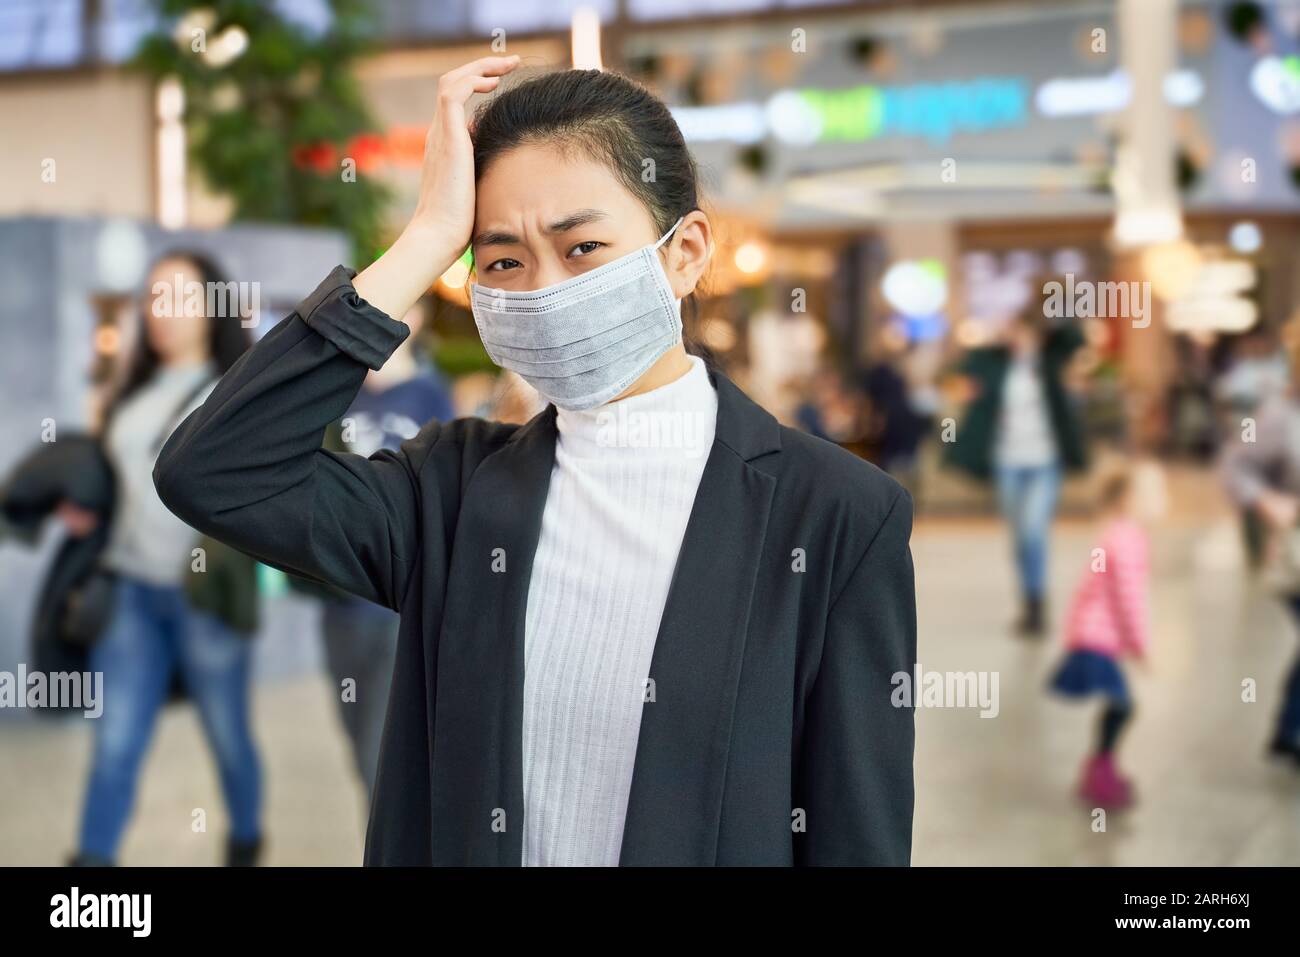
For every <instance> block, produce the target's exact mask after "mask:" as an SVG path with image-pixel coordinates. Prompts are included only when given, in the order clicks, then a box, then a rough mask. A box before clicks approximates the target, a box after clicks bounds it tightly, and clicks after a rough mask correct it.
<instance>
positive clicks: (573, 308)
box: [470, 217, 685, 409]
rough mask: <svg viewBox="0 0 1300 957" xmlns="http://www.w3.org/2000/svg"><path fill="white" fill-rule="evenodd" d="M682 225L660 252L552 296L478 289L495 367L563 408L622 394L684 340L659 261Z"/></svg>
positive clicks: (476, 303) (627, 260)
mask: <svg viewBox="0 0 1300 957" xmlns="http://www.w3.org/2000/svg"><path fill="white" fill-rule="evenodd" d="M682 218H683V219H684V218H685V217H682ZM681 224H682V220H681V219H679V220H677V222H676V223H674V224H673V227H672V229H670V230H668V232H666V233H664V235H663V236H661V237H660V239H659V241H658V242H657V243H654V244H653V245H650V246H642V247H641V248H640V249H638V250H636V251H635V252H631V253H628V254H627V255H626V256H620V257H619V258H618V259H615V260H614V261H613V262H608V263H605V265H603V266H599V267H597V268H595V269H593V270H591V271H590V272H587V273H583V274H582V275H581V276H575V277H573V278H572V279H566V280H565V281H564V282H561V283H556V284H555V285H553V286H547V287H545V288H544V289H534V290H532V291H530V292H511V291H509V290H507V289H489V288H486V287H484V286H481V285H478V284H475V285H473V286H471V287H470V303H471V305H472V308H473V310H474V322H475V324H476V325H477V326H478V332H479V336H480V337H481V338H482V340H483V345H484V347H485V348H486V349H487V353H488V355H489V356H490V357H491V358H492V361H493V362H495V363H496V364H497V365H499V366H501V367H502V368H504V369H511V370H513V371H514V372H517V373H519V375H520V376H521V377H523V379H524V380H525V381H527V382H528V383H529V384H530V385H532V387H533V388H535V389H536V390H537V391H538V392H539V393H541V395H542V396H543V397H544V398H546V399H548V400H549V401H551V402H553V403H555V405H557V406H559V407H560V408H561V409H591V408H595V407H596V406H598V405H603V404H604V403H606V402H608V401H610V400H611V399H613V398H615V397H617V396H618V395H620V394H622V393H623V392H624V391H626V390H627V388H628V387H629V386H631V385H632V383H634V382H636V380H637V379H639V378H641V376H643V375H645V373H646V371H647V370H648V369H649V368H650V367H651V366H652V365H654V364H655V362H656V361H658V359H659V357H660V356H662V355H663V354H664V353H665V352H667V351H668V350H669V349H670V348H672V347H673V346H674V345H676V344H677V343H678V342H680V341H681V339H682V313H681V302H680V301H679V300H678V299H677V298H676V297H675V296H673V290H672V287H671V286H670V285H668V276H667V274H666V273H665V272H664V269H663V265H662V264H661V263H660V262H659V254H658V250H659V247H660V246H662V245H663V244H664V243H665V242H667V241H668V237H669V236H671V235H672V234H673V232H674V231H676V229H677V227H678V226H680V225H681Z"/></svg>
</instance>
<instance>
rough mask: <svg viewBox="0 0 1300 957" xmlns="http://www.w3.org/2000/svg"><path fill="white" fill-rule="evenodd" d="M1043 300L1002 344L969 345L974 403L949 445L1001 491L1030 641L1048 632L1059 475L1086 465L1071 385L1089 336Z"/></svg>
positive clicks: (1036, 300) (965, 371)
mask: <svg viewBox="0 0 1300 957" xmlns="http://www.w3.org/2000/svg"><path fill="white" fill-rule="evenodd" d="M1039 288H1040V289H1041V288H1042V287H1041V285H1040V287H1039ZM1042 295H1045V290H1044V291H1043V293H1042V294H1039V293H1038V292H1037V291H1035V294H1034V295H1033V296H1031V302H1030V305H1028V306H1027V307H1025V308H1024V309H1023V310H1022V311H1021V312H1020V313H1019V314H1018V315H1017V316H1016V318H1015V319H1014V320H1013V321H1012V322H1011V323H1010V325H1009V327H1008V328H1007V330H1006V334H1005V338H1004V340H1003V341H1002V342H999V343H997V344H995V345H991V346H986V347H983V348H979V349H972V350H971V351H970V352H969V353H967V355H966V356H965V358H964V359H963V360H962V362H961V363H960V366H959V372H960V373H961V374H962V375H964V376H965V377H966V378H967V380H968V381H969V383H970V386H971V387H972V389H973V394H974V397H973V398H972V400H971V402H970V405H969V406H968V407H967V409H966V414H965V417H964V419H963V420H962V421H961V422H960V423H959V424H958V426H957V431H956V436H955V439H954V441H953V442H952V443H950V444H949V446H948V461H949V462H950V463H951V464H952V465H954V466H956V467H957V468H959V469H961V470H962V471H964V472H967V473H969V474H970V475H972V476H974V477H976V478H978V479H981V480H985V481H988V480H992V481H993V483H994V485H995V487H996V491H997V497H998V503H999V506H1000V508H1001V510H1002V514H1003V516H1004V517H1005V518H1006V520H1007V523H1008V525H1009V526H1010V528H1011V537H1012V544H1013V548H1014V555H1015V562H1016V572H1017V575H1018V578H1019V582H1020V593H1021V598H1022V602H1023V604H1022V610H1021V614H1020V618H1019V619H1018V621H1017V622H1016V630H1017V631H1018V632H1019V633H1020V634H1021V635H1023V636H1026V637H1033V638H1038V637H1042V635H1043V634H1044V632H1045V630H1046V627H1047V618H1046V609H1045V593H1046V588H1047V556H1048V547H1049V536H1050V533H1051V527H1052V520H1053V518H1054V516H1055V513H1056V503H1057V496H1058V493H1059V491H1060V485H1061V478H1062V473H1063V472H1064V471H1067V470H1068V471H1077V470H1081V469H1083V468H1084V467H1085V466H1086V464H1087V451H1086V448H1085V445H1084V436H1083V429H1082V423H1081V422H1080V421H1079V417H1078V413H1077V411H1076V410H1075V408H1074V405H1073V402H1072V400H1071V397H1070V396H1069V395H1068V393H1067V391H1066V385H1065V378H1066V373H1067V365H1068V363H1069V362H1070V359H1071V358H1072V357H1073V355H1074V353H1075V351H1076V350H1077V349H1078V348H1079V347H1080V346H1081V345H1082V344H1083V337H1082V336H1081V335H1080V333H1079V331H1078V329H1077V328H1076V327H1075V326H1074V325H1072V324H1069V325H1067V324H1053V323H1049V322H1048V320H1047V318H1046V316H1045V314H1044V300H1043V298H1042Z"/></svg>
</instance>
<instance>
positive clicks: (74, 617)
mask: <svg viewBox="0 0 1300 957" xmlns="http://www.w3.org/2000/svg"><path fill="white" fill-rule="evenodd" d="M116 589H117V576H116V575H115V574H113V573H112V572H110V571H108V570H106V569H103V568H97V569H95V570H94V571H93V572H91V573H90V575H88V576H87V577H86V579H85V581H83V582H82V583H81V584H79V585H78V586H77V587H75V588H73V589H72V590H70V591H69V592H68V595H67V598H66V599H65V600H64V604H63V615H62V618H61V620H60V621H59V626H58V628H59V638H60V639H61V640H62V641H64V642H66V643H68V644H69V645H72V646H73V647H74V648H89V647H90V646H91V645H93V644H94V643H95V639H97V638H98V637H99V636H100V635H101V634H103V632H104V629H105V628H107V627H108V621H109V619H110V618H111V617H112V616H113V606H114V591H115V590H116Z"/></svg>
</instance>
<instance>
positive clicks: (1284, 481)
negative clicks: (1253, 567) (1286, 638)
mask: <svg viewBox="0 0 1300 957" xmlns="http://www.w3.org/2000/svg"><path fill="white" fill-rule="evenodd" d="M1290 360H1291V376H1292V379H1291V381H1292V384H1291V386H1290V388H1288V389H1287V390H1285V391H1284V392H1279V393H1277V394H1275V395H1274V396H1273V397H1272V398H1270V399H1269V400H1268V401H1266V402H1265V403H1264V404H1263V405H1262V406H1261V407H1260V409H1259V410H1258V414H1257V415H1256V416H1255V418H1254V421H1253V422H1251V421H1249V420H1244V421H1243V423H1242V428H1241V430H1240V431H1239V432H1238V433H1237V434H1235V435H1229V436H1228V437H1227V439H1226V441H1225V442H1224V446H1223V454H1222V458H1221V461H1220V470H1221V475H1222V478H1223V482H1224V485H1225V486H1226V488H1227V490H1228V494H1229V495H1230V496H1231V497H1232V499H1233V500H1234V501H1235V502H1236V503H1237V504H1238V505H1239V506H1240V507H1242V508H1246V509H1250V510H1252V511H1253V512H1254V513H1255V514H1256V515H1257V516H1258V517H1259V518H1260V519H1261V520H1262V521H1263V522H1264V523H1265V524H1266V525H1267V527H1268V529H1269V532H1270V533H1271V535H1272V541H1270V542H1269V543H1268V544H1267V545H1266V546H1265V552H1266V553H1271V554H1272V558H1271V561H1272V565H1273V567H1272V570H1271V571H1272V575H1271V578H1272V584H1273V587H1274V589H1275V590H1276V591H1277V593H1278V594H1279V596H1280V597H1281V599H1282V601H1283V603H1284V604H1285V605H1286V606H1287V608H1288V610H1289V611H1290V613H1291V618H1292V621H1293V623H1295V624H1296V625H1297V626H1298V627H1300V538H1298V537H1297V536H1300V528H1297V519H1300V497H1298V496H1300V442H1297V441H1296V436H1298V435H1300V391H1297V388H1296V378H1295V376H1296V371H1297V362H1298V361H1300V353H1298V352H1297V350H1296V348H1295V346H1294V345H1292V346H1291V355H1290ZM1252 425H1253V428H1251V426H1252ZM1269 752H1270V753H1271V754H1274V755H1277V756H1279V757H1285V758H1290V759H1291V760H1293V761H1295V762H1296V763H1297V764H1298V765H1300V654H1297V655H1296V658H1295V660H1294V662H1293V663H1292V665H1291V668H1290V671H1289V673H1288V674H1287V677H1286V679H1285V682H1284V686H1283V692H1282V707H1281V709H1280V710H1279V712H1278V716H1277V723H1276V725H1275V726H1274V733H1273V738H1272V741H1271V742H1270V744H1269Z"/></svg>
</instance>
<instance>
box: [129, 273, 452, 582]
mask: <svg viewBox="0 0 1300 957" xmlns="http://www.w3.org/2000/svg"><path fill="white" fill-rule="evenodd" d="M406 335H407V329H406V326H405V325H403V324H402V323H400V322H396V321H394V320H392V319H390V318H389V317H388V316H386V315H384V314H383V313H381V312H379V311H378V310H377V309H375V308H373V307H372V306H370V305H369V304H367V303H366V302H365V301H364V300H361V299H359V298H358V297H357V295H356V292H355V290H354V289H353V287H352V283H351V282H350V281H349V276H348V273H347V271H345V270H344V269H343V268H342V267H340V268H338V269H335V270H334V272H332V273H331V274H330V275H329V277H328V278H327V279H326V280H325V282H323V283H322V284H321V285H320V286H319V287H318V288H317V290H316V291H315V292H314V293H312V295H311V296H309V297H308V298H307V299H306V300H304V301H303V303H302V304H301V305H300V306H299V307H298V309H297V310H296V311H295V312H294V314H293V315H291V316H289V317H288V318H287V319H285V320H284V321H283V322H281V323H280V324H279V325H278V326H276V327H275V328H274V329H272V330H271V331H270V332H269V333H268V334H267V335H266V337H265V338H264V339H263V340H262V341H261V342H260V343H258V344H257V346H256V347H254V348H253V349H252V350H250V351H249V352H248V353H247V354H246V355H244V356H243V357H242V358H241V359H240V360H239V361H238V362H237V363H235V365H234V366H233V367H232V368H231V370H230V371H229V372H228V373H227V374H226V375H225V376H224V377H223V378H222V380H221V382H220V383H218V385H217V387H216V389H215V390H213V392H212V395H211V396H209V397H208V399H207V401H206V402H204V403H203V405H201V406H200V407H199V408H198V409H196V410H195V411H194V413H193V414H191V415H190V416H189V417H188V418H187V419H186V420H185V421H184V422H183V423H182V424H181V426H180V427H179V428H178V429H177V430H176V431H175V432H174V433H173V434H172V436H171V437H170V438H169V439H168V440H167V442H166V444H165V445H164V446H163V448H162V451H161V453H160V454H159V456H158V462H157V464H156V465H155V466H154V484H155V485H156V486H157V488H158V494H159V496H160V497H161V498H162V500H163V502H164V503H166V505H167V507H168V508H170V509H171V510H172V511H173V512H175V513H176V514H177V515H178V516H180V517H181V518H182V519H184V520H185V521H186V522H187V523H188V524H190V525H192V526H193V527H195V528H197V529H199V530H200V531H202V532H205V533H207V534H209V535H212V536H213V537H214V538H217V539H219V540H220V541H223V542H226V543H228V544H230V545H233V546H235V547H236V548H239V549H241V550H243V551H245V552H248V553H249V554H250V555H253V556H255V557H257V558H259V559H261V560H262V561H264V562H266V563H268V564H270V565H274V566H276V567H278V568H283V569H285V570H287V571H292V572H296V573H298V574H300V575H306V576H307V577H309V578H314V579H317V580H320V581H325V582H329V583H330V584H333V585H337V586H338V587H340V588H344V589H346V590H348V591H350V592H353V593H355V594H358V595H361V596H362V597H364V598H367V599H370V600H371V601H375V602H379V603H380V604H384V605H387V606H389V607H396V605H397V604H398V602H399V601H400V599H401V594H402V591H403V589H404V587H405V583H406V575H407V571H408V569H409V568H410V564H411V562H412V561H413V559H414V556H415V552H416V549H417V547H418V542H417V539H416V531H417V527H418V522H417V517H418V514H419V513H418V508H417V501H416V491H415V490H416V484H415V482H416V470H417V469H418V467H419V465H420V462H419V461H413V459H420V458H422V457H423V454H424V452H425V451H426V450H427V449H428V448H429V447H431V446H432V445H433V444H434V443H436V442H437V440H438V432H439V428H438V426H437V425H436V424H435V425H433V426H430V428H429V429H427V430H426V431H425V432H424V433H422V434H421V436H420V438H419V439H418V440H417V441H416V442H414V443H412V444H411V445H409V446H407V447H406V448H405V449H404V450H403V451H401V452H397V453H390V452H383V453H379V454H377V455H375V456H374V457H373V458H372V459H369V460H367V459H364V458H361V457H360V456H356V455H348V454H339V453H333V452H326V451H324V450H322V449H321V441H322V438H323V436H324V433H325V427H326V426H327V425H328V424H329V423H330V422H333V421H335V420H337V419H338V418H339V417H340V416H342V415H343V414H344V412H346V411H347V408H348V406H349V405H351V404H352V400H353V398H355V396H356V393H357V390H358V389H359V388H360V387H361V383H362V381H363V380H364V378H365V375H366V370H367V369H368V368H371V369H377V368H379V367H380V366H381V365H382V364H383V362H384V360H385V359H387V358H388V356H389V354H391V352H392V351H393V349H395V348H396V347H397V345H398V344H399V343H400V342H401V341H402V340H403V339H405V338H406ZM412 449H416V450H417V451H415V452H412V451H411V450H412Z"/></svg>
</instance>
